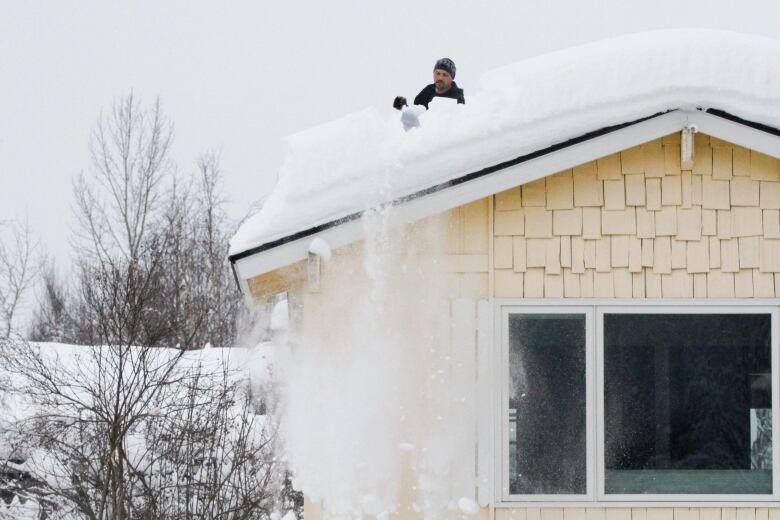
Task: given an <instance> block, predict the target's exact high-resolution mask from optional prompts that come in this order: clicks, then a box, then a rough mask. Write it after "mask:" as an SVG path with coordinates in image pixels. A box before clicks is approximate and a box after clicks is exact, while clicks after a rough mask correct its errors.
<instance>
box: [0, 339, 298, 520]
mask: <svg viewBox="0 0 780 520" xmlns="http://www.w3.org/2000/svg"><path fill="white" fill-rule="evenodd" d="M83 349H85V350H83V351H81V352H80V354H78V355H77V356H76V357H75V358H74V357H70V358H62V357H59V356H57V355H56V352H55V351H54V350H52V349H48V350H47V349H45V348H42V347H41V346H38V345H35V344H29V343H26V342H19V341H16V342H14V343H13V344H12V343H11V342H10V340H7V341H6V343H5V346H4V348H2V349H0V354H2V361H3V364H4V367H5V370H6V371H7V372H8V373H10V374H11V375H12V377H13V380H14V382H15V391H16V392H17V393H19V394H21V395H24V396H26V397H27V398H29V399H31V400H32V402H34V403H35V405H36V407H35V413H33V414H31V415H30V416H28V417H26V418H25V419H24V420H22V421H19V422H18V423H17V424H16V430H15V435H14V436H13V438H14V440H15V442H16V444H17V449H19V450H21V451H23V452H25V453H26V454H27V457H28V463H27V465H26V467H27V468H28V470H29V471H30V472H31V478H32V479H33V480H34V481H35V483H36V485H35V486H30V487H28V488H27V489H25V492H26V494H27V496H30V497H35V498H37V499H38V500H39V501H40V502H41V503H43V504H46V507H45V509H47V510H48V511H49V513H50V514H51V515H55V514H56V513H59V514H62V515H63V516H67V514H71V513H72V514H76V515H77V516H78V517H80V518H89V519H95V520H103V519H123V518H154V519H169V518H170V519H188V518H204V519H212V518H213V519H225V520H228V519H236V520H238V519H250V518H258V519H267V518H269V516H270V514H271V512H272V511H273V510H274V509H275V507H276V506H277V504H278V501H279V495H280V492H281V490H283V486H284V484H283V482H284V476H285V475H284V471H283V468H282V467H281V465H280V462H279V461H277V459H276V458H275V456H274V444H273V443H274V436H275V432H274V427H273V424H274V423H273V422H272V421H270V420H268V418H267V417H262V416H258V415H256V414H255V413H254V412H253V406H252V403H251V402H250V399H249V395H248V393H247V392H246V390H245V389H246V381H245V379H244V378H242V377H240V375H239V373H238V372H236V371H235V370H234V369H231V368H230V367H229V365H228V363H227V362H226V361H225V360H221V361H219V364H218V366H215V364H214V362H213V361H214V358H213V357H211V358H205V361H204V358H203V357H202V356H200V353H202V352H209V351H200V353H197V352H196V353H190V354H189V355H190V356H191V357H189V358H186V359H185V362H182V357H181V355H182V354H181V352H182V351H175V350H173V349H159V348H157V349H149V348H143V347H133V348H127V349H124V351H123V353H122V354H120V355H117V354H118V353H117V351H116V350H114V349H111V348H110V347H83ZM211 352H213V351H211ZM209 360H210V361H211V362H209ZM122 373H125V374H128V375H129V374H135V375H136V377H134V378H133V380H132V384H118V379H119V378H120V377H121V374H122Z"/></svg>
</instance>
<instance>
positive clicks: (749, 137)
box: [230, 30, 780, 288]
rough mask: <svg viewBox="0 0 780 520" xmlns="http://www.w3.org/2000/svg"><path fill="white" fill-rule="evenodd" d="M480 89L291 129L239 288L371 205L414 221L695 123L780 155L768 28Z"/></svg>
mask: <svg viewBox="0 0 780 520" xmlns="http://www.w3.org/2000/svg"><path fill="white" fill-rule="evenodd" d="M481 87H482V88H481V91H480V92H479V93H478V94H477V95H475V96H472V97H468V98H467V100H466V105H455V104H449V103H441V104H432V105H431V110H429V111H428V112H426V113H424V114H423V115H422V116H421V127H420V128H418V129H414V130H412V131H410V132H404V131H403V129H402V127H401V125H400V123H399V122H398V120H397V117H392V118H390V119H384V118H382V117H380V116H379V114H378V113H377V112H376V110H373V109H369V110H365V111H363V112H359V113H356V114H352V115H350V116H347V117H345V118H342V119H339V120H337V121H334V122H332V123H328V124H325V125H322V126H319V127H315V128H313V129H310V130H307V131H305V132H302V133H300V134H297V135H294V136H292V137H289V138H288V140H287V142H288V148H289V150H288V153H287V157H286V159H285V162H284V165H283V167H282V170H281V172H280V178H279V182H278V183H277V186H276V188H275V189H274V191H273V193H272V194H271V196H270V197H269V198H268V200H267V202H266V204H265V206H264V207H263V209H262V210H261V211H260V212H259V213H257V214H256V215H254V216H252V217H250V218H249V219H248V220H247V221H246V222H245V223H244V224H243V225H242V226H241V228H240V229H239V230H238V232H237V233H236V235H235V236H234V237H233V239H232V240H231V248H230V260H231V262H232V263H233V266H234V269H235V271H236V276H237V278H238V280H239V283H240V284H241V285H242V287H243V286H244V285H245V284H244V283H243V281H245V280H247V279H249V278H252V277H254V276H258V275H260V274H263V273H266V272H269V271H272V270H274V269H277V268H279V267H283V266H285V265H288V264H290V263H292V262H295V261H297V260H300V259H302V258H305V257H306V254H307V252H308V246H309V243H310V242H311V240H312V239H313V238H314V236H322V237H323V238H325V239H326V240H328V242H329V243H330V244H331V246H333V247H338V246H340V245H344V244H347V243H350V242H354V241H356V240H359V239H360V238H362V233H363V230H362V226H361V224H360V216H361V215H362V214H363V213H364V212H365V211H366V210H369V209H371V208H375V207H378V206H383V205H387V204H391V205H393V206H396V207H397V208H396V209H394V210H393V211H392V212H390V220H391V223H395V224H402V223H407V222H412V221H414V220H417V219H420V218H424V217H426V216H429V215H432V214H435V213H438V212H441V211H445V210H447V209H450V208H452V207H456V206H459V205H462V204H466V203H468V202H471V201H473V200H477V199H479V198H482V197H485V196H488V195H490V194H492V193H496V192H498V191H502V190H504V189H509V188H511V187H513V186H517V185H519V184H523V183H526V182H530V181H532V180H535V179H537V178H540V177H543V176H546V175H549V174H552V173H555V172H557V171H560V170H563V169H567V168H571V167H573V166H576V165H578V164H582V163H584V162H588V161H591V160H594V159H596V158H599V157H603V156H605V155H609V154H611V153H614V152H617V151H620V150H623V149H626V148H630V147H631V146H636V145H638V144H642V143H644V142H647V141H650V140H652V139H656V138H658V137H661V136H663V135H668V134H670V133H673V132H676V131H679V130H681V129H682V128H684V127H685V126H687V125H690V124H696V125H697V126H698V128H699V131H701V132H704V133H707V134H710V135H714V136H716V137H719V138H721V139H724V140H727V141H730V142H733V143H735V144H738V145H741V146H745V147H748V148H752V149H754V150H757V151H761V152H763V153H766V154H769V155H773V156H775V157H780V132H779V131H778V130H776V129H777V128H780V42H778V41H776V40H772V39H768V38H763V37H756V36H747V35H742V34H737V33H731V32H723V31H710V30H670V31H656V32H649V33H641V34H637V35H631V36H625V37H620V38H615V39H610V40H605V41H602V42H598V43H594V44H588V45H584V46H581V47H575V48H571V49H567V50H563V51H559V52H555V53H552V54H548V55H544V56H540V57H536V58H532V59H530V60H526V61H523V62H520V63H517V64H514V65H511V66H508V67H504V68H502V69H498V70H496V71H492V72H490V73H487V74H485V75H484V76H483V78H482V80H481ZM396 115H397V113H396ZM243 288H245V287H243Z"/></svg>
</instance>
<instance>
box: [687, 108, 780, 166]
mask: <svg viewBox="0 0 780 520" xmlns="http://www.w3.org/2000/svg"><path fill="white" fill-rule="evenodd" d="M688 121H689V123H690V124H695V125H696V126H697V131H698V132H701V133H704V134H707V135H711V136H714V137H717V138H718V139H722V140H724V141H728V142H730V143H733V144H736V145H739V146H743V147H745V148H750V149H751V150H755V151H757V152H761V153H764V154H767V155H771V156H772V157H775V158H778V159H780V138H778V137H777V136H775V135H772V134H770V133H767V132H762V131H761V130H757V129H755V128H751V127H750V126H747V125H743V124H741V123H737V122H735V121H730V120H728V119H726V118H723V117H720V116H716V115H712V114H708V113H706V112H702V111H698V110H696V111H692V112H688Z"/></svg>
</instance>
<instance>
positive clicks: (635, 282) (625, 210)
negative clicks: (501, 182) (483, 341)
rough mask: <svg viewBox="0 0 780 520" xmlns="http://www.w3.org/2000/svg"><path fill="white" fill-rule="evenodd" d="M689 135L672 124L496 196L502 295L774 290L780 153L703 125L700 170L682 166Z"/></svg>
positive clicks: (767, 293) (779, 267)
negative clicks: (666, 132) (683, 138)
mask: <svg viewBox="0 0 780 520" xmlns="http://www.w3.org/2000/svg"><path fill="white" fill-rule="evenodd" d="M679 143H680V139H679V134H673V135H670V136H667V137H664V138H663V139H658V140H654V141H651V142H649V143H645V144H644V145H641V146H636V147H633V148H631V149H628V150H624V151H623V152H621V153H617V154H612V155H609V156H607V157H603V158H601V159H599V160H597V161H592V162H589V163H586V164H583V165H580V166H577V167H575V168H573V169H570V170H565V171H562V172H558V173H555V174H553V175H550V176H548V177H546V178H545V179H540V180H538V181H534V182H532V183H529V184H527V185H524V186H522V187H520V189H518V188H514V189H512V190H509V191H507V192H504V193H501V194H497V195H496V196H495V198H494V204H493V219H492V220H493V223H494V230H493V235H494V240H498V241H497V242H496V243H495V255H493V261H494V263H493V266H494V276H495V290H494V295H495V296H497V297H515V298H523V297H525V298H541V297H548V298H553V297H555V298H557V297H571V298H578V297H591V296H593V297H609V298H611V297H626V298H692V297H696V298H699V297H710V298H721V297H725V298H732V297H737V298H757V297H761V298H765V297H775V296H776V295H777V294H778V293H777V292H776V290H775V287H776V286H780V161H778V160H777V159H775V158H773V157H770V156H767V155H764V154H761V153H758V152H755V151H752V150H748V149H746V148H742V147H739V146H736V145H732V144H731V143H728V142H726V141H722V140H720V139H716V138H711V137H710V136H707V135H703V134H697V135H696V141H695V153H696V156H695V160H694V164H693V169H692V170H690V171H688V170H681V169H680V144H679ZM510 238H511V239H512V242H511V245H512V247H510V241H509V239H510ZM521 274H524V278H523V277H522V276H521Z"/></svg>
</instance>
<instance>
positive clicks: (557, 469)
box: [508, 314, 587, 494]
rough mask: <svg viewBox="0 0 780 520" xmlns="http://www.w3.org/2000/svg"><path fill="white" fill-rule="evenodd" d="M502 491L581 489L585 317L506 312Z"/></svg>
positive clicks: (583, 470)
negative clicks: (505, 473)
mask: <svg viewBox="0 0 780 520" xmlns="http://www.w3.org/2000/svg"><path fill="white" fill-rule="evenodd" d="M509 373H510V389H509V446H508V448H509V459H510V460H509V490H510V493H512V494H584V493H586V482H587V478H586V475H587V468H586V454H585V450H586V444H585V433H586V427H585V388H586V387H585V316H584V315H582V314H574V315H570V314H567V315H563V314H543V315H530V314H514V315H511V316H510V317H509Z"/></svg>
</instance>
